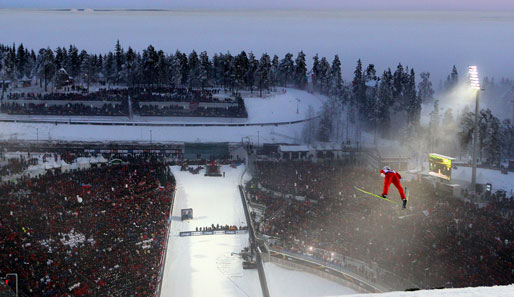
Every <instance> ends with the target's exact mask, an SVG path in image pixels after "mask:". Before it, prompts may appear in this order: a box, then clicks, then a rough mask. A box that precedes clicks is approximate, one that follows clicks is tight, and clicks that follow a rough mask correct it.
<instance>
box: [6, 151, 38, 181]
mask: <svg viewBox="0 0 514 297" xmlns="http://www.w3.org/2000/svg"><path fill="white" fill-rule="evenodd" d="M30 165H32V164H31V163H30V161H29V159H27V158H25V157H23V156H20V157H18V158H6V157H5V155H4V154H0V176H8V175H13V174H18V173H21V172H23V171H24V170H26V169H27V168H28V167H29V166H30Z"/></svg>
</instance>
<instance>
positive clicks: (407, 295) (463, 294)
mask: <svg viewBox="0 0 514 297" xmlns="http://www.w3.org/2000/svg"><path fill="white" fill-rule="evenodd" d="M513 296H514V285H510V286H494V287H476V288H459V289H441V290H423V291H415V292H389V293H382V294H358V295H345V297H513ZM334 297H335V296H334Z"/></svg>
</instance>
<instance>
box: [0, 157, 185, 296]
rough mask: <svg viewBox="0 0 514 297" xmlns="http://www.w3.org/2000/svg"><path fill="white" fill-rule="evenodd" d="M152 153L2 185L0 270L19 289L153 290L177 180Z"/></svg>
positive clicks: (60, 292)
mask: <svg viewBox="0 0 514 297" xmlns="http://www.w3.org/2000/svg"><path fill="white" fill-rule="evenodd" d="M167 170H168V169H167V167H166V166H165V165H164V164H163V163H162V162H160V161H158V160H157V159H151V160H147V159H146V158H131V163H129V164H125V165H112V166H104V167H100V168H93V169H89V170H84V171H74V172H69V173H52V172H51V171H48V173H47V174H46V175H43V176H41V177H39V178H35V179H28V178H25V179H22V180H20V181H19V183H17V184H12V183H8V184H4V185H1V186H0V271H1V273H2V274H5V273H17V274H18V276H19V289H20V292H21V294H20V296H123V297H124V296H154V295H155V293H156V292H157V286H158V281H159V279H158V278H159V274H160V268H161V267H160V266H161V265H163V263H162V258H163V257H162V256H163V252H164V246H165V239H166V234H167V229H166V228H167V226H168V219H169V216H170V213H169V211H170V206H171V200H172V197H173V192H174V185H175V181H174V179H173V177H172V176H171V175H168V171H167Z"/></svg>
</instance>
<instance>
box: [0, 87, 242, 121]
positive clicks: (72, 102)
mask: <svg viewBox="0 0 514 297" xmlns="http://www.w3.org/2000/svg"><path fill="white" fill-rule="evenodd" d="M220 91H221V90H220V89H216V88H209V89H188V88H176V87H165V86H153V87H133V88H117V89H99V90H97V91H94V92H78V91H77V92H60V93H59V92H56V93H10V94H8V95H7V98H8V100H7V101H5V102H3V103H2V108H1V111H2V112H3V113H7V114H29V115H36V114H38V115H68V116H69V115H102V116H128V115H129V100H130V101H131V105H132V107H133V112H134V113H135V114H139V115H141V116H192V117H248V113H247V111H246V108H245V105H244V101H243V99H242V97H241V95H240V94H238V93H232V94H231V95H230V96H222V97H220V96H218V94H220ZM225 92H226V91H225ZM21 100H29V101H21ZM93 101H94V103H95V104H93ZM54 102H62V103H63V104H56V103H54ZM98 102H103V104H99V103H98ZM152 102H153V103H154V104H152ZM173 102H175V103H177V104H174V105H166V104H167V103H173ZM155 103H159V104H155ZM184 103H186V104H187V103H189V105H187V106H185V105H184ZM204 103H214V105H213V104H211V106H201V104H204Z"/></svg>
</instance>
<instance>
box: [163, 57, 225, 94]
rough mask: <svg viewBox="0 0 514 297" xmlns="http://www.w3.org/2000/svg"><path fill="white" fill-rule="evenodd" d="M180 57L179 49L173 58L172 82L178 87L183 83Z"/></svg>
mask: <svg viewBox="0 0 514 297" xmlns="http://www.w3.org/2000/svg"><path fill="white" fill-rule="evenodd" d="M215 57H216V56H215ZM180 58H181V54H180V52H179V51H177V53H176V54H175V55H174V56H173V57H172V59H171V84H172V85H173V86H174V87H176V88H178V87H180V86H181V85H182V72H181V71H180V70H181V64H180Z"/></svg>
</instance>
